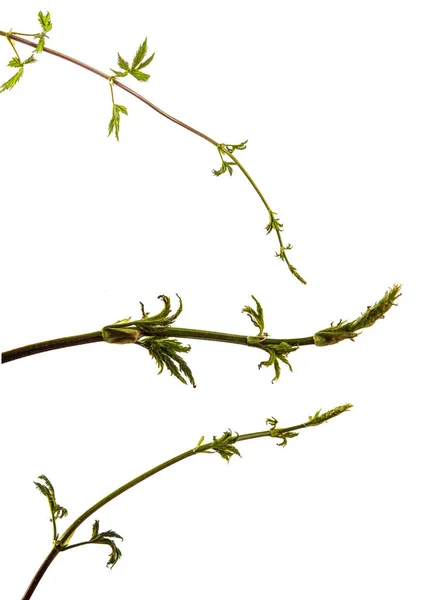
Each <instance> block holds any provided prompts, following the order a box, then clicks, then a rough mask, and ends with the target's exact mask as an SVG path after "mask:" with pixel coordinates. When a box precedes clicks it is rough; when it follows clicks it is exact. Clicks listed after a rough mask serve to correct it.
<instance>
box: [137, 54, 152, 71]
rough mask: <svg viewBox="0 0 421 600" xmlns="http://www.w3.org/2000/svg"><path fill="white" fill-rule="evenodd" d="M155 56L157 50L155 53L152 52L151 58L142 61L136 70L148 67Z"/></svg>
mask: <svg viewBox="0 0 421 600" xmlns="http://www.w3.org/2000/svg"><path fill="white" fill-rule="evenodd" d="M154 56H155V52H154V53H153V54H151V56H150V57H149V58H147V59H146V60H145V61H144V62H143V63H141V64H140V65H138V66H137V67H136V69H135V70H140V69H144V68H145V67H147V66H148V65H150V64H151V62H152V61H153V59H154Z"/></svg>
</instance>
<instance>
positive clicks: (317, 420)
mask: <svg viewBox="0 0 421 600" xmlns="http://www.w3.org/2000/svg"><path fill="white" fill-rule="evenodd" d="M352 406H353V405H352V404H342V405H341V406H337V407H336V408H332V409H331V410H328V411H326V412H324V413H322V412H321V410H322V409H321V408H320V409H319V410H318V411H317V412H316V413H315V414H314V415H313V416H311V415H309V417H308V420H307V422H306V423H305V427H317V425H321V424H322V423H325V422H326V421H329V419H333V418H334V417H337V416H338V415H341V414H342V413H344V412H346V411H348V410H349V409H350V408H352Z"/></svg>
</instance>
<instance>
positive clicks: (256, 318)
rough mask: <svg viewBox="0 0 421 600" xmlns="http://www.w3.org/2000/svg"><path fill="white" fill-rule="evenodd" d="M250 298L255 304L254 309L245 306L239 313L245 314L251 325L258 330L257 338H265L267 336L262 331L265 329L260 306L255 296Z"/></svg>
mask: <svg viewBox="0 0 421 600" xmlns="http://www.w3.org/2000/svg"><path fill="white" fill-rule="evenodd" d="M252 298H253V300H254V301H255V303H256V308H255V309H254V308H252V307H251V306H245V307H244V308H243V310H242V311H241V312H243V313H246V314H247V315H248V316H249V317H250V319H251V322H252V323H253V325H254V326H255V327H257V328H258V330H259V336H260V335H262V336H266V335H267V334H265V333H264V331H263V330H264V328H265V320H264V315H263V308H262V305H261V304H260V302H259V301H258V300H257V298H256V297H255V296H252Z"/></svg>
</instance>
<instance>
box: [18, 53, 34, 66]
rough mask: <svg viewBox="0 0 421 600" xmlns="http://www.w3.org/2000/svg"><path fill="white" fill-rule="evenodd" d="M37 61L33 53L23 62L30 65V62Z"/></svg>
mask: <svg viewBox="0 0 421 600" xmlns="http://www.w3.org/2000/svg"><path fill="white" fill-rule="evenodd" d="M35 62H37V59H36V58H35V57H34V55H33V54H31V56H29V57H28V58H27V59H26V60H24V61H23V63H22V64H24V65H30V64H32V63H35Z"/></svg>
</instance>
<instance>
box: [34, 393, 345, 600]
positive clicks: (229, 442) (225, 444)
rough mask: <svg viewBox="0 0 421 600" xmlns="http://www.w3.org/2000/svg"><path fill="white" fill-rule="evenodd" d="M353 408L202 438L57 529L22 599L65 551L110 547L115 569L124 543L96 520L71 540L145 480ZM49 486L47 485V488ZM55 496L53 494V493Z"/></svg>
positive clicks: (288, 436) (294, 434) (283, 443)
mask: <svg viewBox="0 0 421 600" xmlns="http://www.w3.org/2000/svg"><path fill="white" fill-rule="evenodd" d="M350 408H352V404H344V405H342V406H337V407H336V408H334V409H332V410H328V411H326V412H324V413H322V412H321V410H318V411H317V412H316V414H315V415H314V416H310V417H308V419H307V421H305V422H304V423H300V424H299V425H293V426H291V427H278V421H277V420H276V419H275V418H274V417H270V418H269V419H266V424H267V425H270V428H269V429H265V430H263V431H255V432H252V433H245V434H238V433H233V432H232V430H231V429H228V430H227V431H225V432H224V433H223V434H222V435H220V436H213V439H212V440H211V441H210V442H205V438H204V436H202V437H201V438H200V440H199V441H198V443H197V444H196V445H195V446H194V447H193V448H191V449H189V450H187V451H186V452H183V453H182V454H179V455H178V456H175V457H174V458H170V459H169V460H167V461H165V462H163V463H161V464H160V465H158V466H156V467H154V468H152V469H150V470H149V471H146V472H145V473H142V474H141V475H139V476H137V477H135V478H134V479H132V480H131V481H129V482H128V483H125V484H124V485H122V486H121V487H119V488H117V489H116V490H114V491H113V492H111V493H110V494H108V495H107V496H105V497H104V498H102V499H101V500H99V502H97V503H96V504H94V505H93V506H91V507H90V508H88V510H86V511H85V512H84V513H83V514H81V515H80V516H79V517H78V518H77V519H76V520H75V521H74V522H73V523H72V524H71V525H70V526H69V527H68V528H67V529H66V531H65V532H64V533H63V534H62V535H58V534H57V532H56V530H54V539H53V548H52V549H51V551H50V553H49V554H48V555H47V557H46V559H45V560H44V562H43V563H42V565H41V566H40V568H39V569H38V571H37V573H36V574H35V576H34V578H33V579H32V581H31V583H30V584H29V587H28V589H27V590H26V592H25V594H24V596H23V597H22V600H29V598H31V597H32V595H33V593H34V591H35V589H36V588H37V586H38V584H39V582H40V581H41V579H42V577H43V576H44V574H45V573H46V571H47V569H48V567H49V566H50V565H51V563H52V562H53V560H54V559H55V558H56V557H57V556H58V554H59V553H60V552H64V551H66V550H71V549H74V548H78V547H79V546H85V545H88V544H101V545H107V546H108V547H109V548H110V549H111V553H110V555H109V558H108V561H107V567H110V568H112V567H113V566H114V565H115V564H116V563H117V562H118V560H119V559H120V558H121V556H122V554H121V551H120V549H119V547H118V546H117V543H118V542H116V540H123V538H122V537H121V535H119V534H118V533H116V532H115V531H113V530H112V529H109V530H108V531H104V532H102V533H100V531H99V521H98V520H95V521H94V523H93V526H92V533H91V537H90V538H89V539H87V540H85V541H82V542H78V543H74V544H70V540H71V539H72V538H73V536H74V534H75V532H76V531H77V530H78V529H79V527H80V526H81V525H82V524H83V523H84V522H85V521H86V520H88V519H90V517H91V516H92V515H93V514H94V513H96V512H97V511H98V510H99V509H100V508H102V507H103V506H105V505H106V504H108V503H109V502H111V501H112V500H114V499H115V498H117V497H118V496H120V495H121V494H124V493H125V492H127V491H128V490H130V489H131V488H133V487H134V486H136V485H138V484H139V483H141V482H142V481H145V480H146V479H148V478H149V477H152V475H156V474H157V473H159V472H160V471H163V470H164V469H167V468H168V467H171V466H172V465H175V464H176V463H178V462H181V461H182V460H185V459H186V458H191V457H193V456H198V455H200V454H218V455H219V456H220V457H221V458H223V459H224V460H225V461H227V462H229V461H230V459H231V458H232V457H233V456H234V455H236V456H239V457H241V454H240V452H239V450H238V448H237V444H239V443H240V442H244V441H246V440H252V439H258V438H263V437H273V438H277V439H280V440H281V442H280V443H279V444H278V445H279V446H282V447H285V446H286V445H287V441H288V440H289V439H291V438H293V437H297V435H298V431H300V430H301V429H306V428H308V427H315V426H317V425H321V424H322V423H326V422H327V421H329V420H330V419H333V418H334V417H337V416H339V415H341V414H342V413H344V412H347V411H348V410H349V409H350ZM39 479H41V480H42V481H43V482H44V483H38V482H34V483H35V485H36V486H37V488H38V489H41V488H42V489H41V491H43V489H44V488H45V489H46V492H44V491H43V493H44V495H46V496H47V499H48V501H49V505H50V511H51V513H52V514H53V512H54V510H55V508H51V506H52V503H53V506H54V507H56V506H58V505H56V501H55V494H54V489H53V486H52V484H51V483H50V481H49V480H48V479H47V477H46V476H45V475H41V476H40V477H39ZM45 484H46V485H45ZM50 490H52V498H53V502H52V501H51V498H50V496H49V493H50ZM50 495H51V494H50ZM58 508H59V509H60V511H62V512H63V511H64V512H63V514H61V516H66V515H67V511H66V509H63V508H62V507H58Z"/></svg>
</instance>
